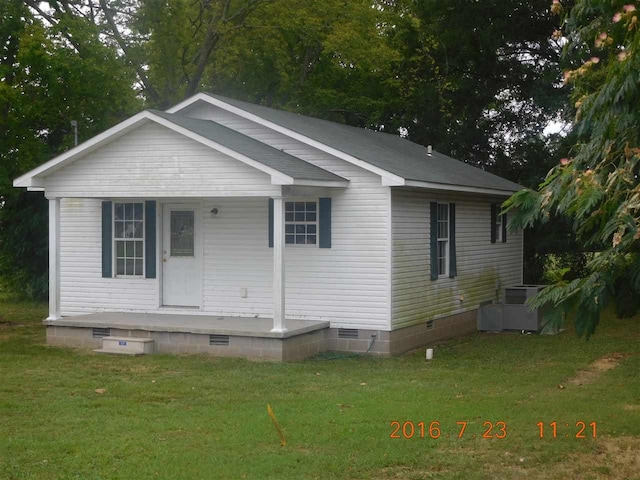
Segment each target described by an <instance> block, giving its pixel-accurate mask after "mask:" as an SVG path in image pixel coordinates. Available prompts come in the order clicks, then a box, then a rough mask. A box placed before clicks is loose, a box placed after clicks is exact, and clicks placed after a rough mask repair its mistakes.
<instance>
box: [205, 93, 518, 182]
mask: <svg viewBox="0 0 640 480" xmlns="http://www.w3.org/2000/svg"><path fill="white" fill-rule="evenodd" d="M207 95H209V96H211V97H213V98H216V99H218V100H221V101H223V102H225V103H228V104H230V105H233V106H235V107H238V108H240V109H242V110H245V111H247V112H249V113H252V114H254V115H257V116H259V117H261V118H263V119H265V120H267V121H269V122H272V123H275V124H277V125H280V126H281V127H284V128H287V129H289V130H292V131H294V132H296V133H299V134H301V135H304V136H306V137H309V138H311V139H313V140H316V141H318V142H321V143H324V144H325V145H328V146H331V147H333V148H335V149H337V150H340V151H341V152H344V153H346V154H348V155H351V156H352V157H356V158H358V159H360V160H363V161H365V162H367V163H369V164H371V165H374V166H376V167H378V168H381V169H383V170H386V171H388V172H390V173H393V174H395V175H399V176H401V177H403V178H405V179H406V180H413V181H419V182H430V183H437V184H443V185H451V186H461V187H475V188H485V189H494V190H504V191H505V192H507V193H508V192H514V191H518V190H521V189H522V188H524V187H522V186H521V185H518V184H517V183H514V182H512V181H510V180H507V179H505V178H502V177H499V176H497V175H494V174H492V173H489V172H486V171H484V170H481V169H479V168H476V167H474V166H471V165H469V164H466V163H464V162H461V161H459V160H456V159H454V158H451V157H448V156H446V155H443V154H441V153H438V152H435V151H433V152H432V155H431V156H428V155H427V149H426V148H425V147H423V146H422V145H418V144H417V143H413V142H411V141H409V140H406V139H403V138H401V137H399V136H397V135H391V134H388V133H382V132H376V131H373V130H367V129H364V128H356V127H350V126H348V125H342V124H339V123H334V122H329V121H327V120H321V119H318V118H313V117H306V116H303V115H299V114H296V113H291V112H286V111H284V110H276V109H273V108H268V107H264V106H261V105H255V104H252V103H247V102H243V101H240V100H234V99H232V98H227V97H223V96H221V95H214V94H210V93H208V94H207Z"/></svg>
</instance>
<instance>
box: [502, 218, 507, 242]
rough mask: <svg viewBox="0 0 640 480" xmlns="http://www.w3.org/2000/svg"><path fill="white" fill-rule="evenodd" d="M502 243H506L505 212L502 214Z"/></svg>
mask: <svg viewBox="0 0 640 480" xmlns="http://www.w3.org/2000/svg"><path fill="white" fill-rule="evenodd" d="M502 243H507V214H506V213H505V214H504V215H502Z"/></svg>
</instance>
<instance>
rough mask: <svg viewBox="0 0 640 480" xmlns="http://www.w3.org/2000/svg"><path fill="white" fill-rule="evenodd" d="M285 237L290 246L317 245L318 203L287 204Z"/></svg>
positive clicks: (285, 204)
mask: <svg viewBox="0 0 640 480" xmlns="http://www.w3.org/2000/svg"><path fill="white" fill-rule="evenodd" d="M284 217H285V225H284V229H285V237H284V243H285V244H288V245H316V244H317V242H318V203H317V202H285V203H284Z"/></svg>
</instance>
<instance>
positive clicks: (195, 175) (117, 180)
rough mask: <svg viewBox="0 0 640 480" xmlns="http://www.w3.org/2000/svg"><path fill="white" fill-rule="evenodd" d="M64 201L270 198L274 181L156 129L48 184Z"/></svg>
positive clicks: (114, 145)
mask: <svg viewBox="0 0 640 480" xmlns="http://www.w3.org/2000/svg"><path fill="white" fill-rule="evenodd" d="M46 189H47V195H50V196H59V197H94V198H96V197H98V198H100V197H121V198H141V197H147V198H149V197H151V198H154V197H165V198H166V197H173V198H175V197H182V196H189V197H190V196H212V197H213V196H268V195H273V194H277V193H278V191H279V187H277V186H275V185H271V177H270V176H269V175H267V174H266V173H263V172H261V171H259V170H256V169H255V168H253V167H250V166H248V165H246V164H244V163H242V162H240V161H238V160H236V159H234V158H231V157H229V156H227V155H224V154H222V153H219V152H217V151H215V150H212V149H211V148H209V147H207V146H204V145H202V144H200V143H198V142H196V141H194V140H191V139H189V138H187V137H185V136H183V135H181V134H179V133H176V132H174V131H172V130H169V129H168V128H165V127H163V126H161V125H157V124H154V123H150V124H146V125H143V126H141V127H139V128H138V129H136V130H134V131H132V132H130V133H128V134H126V135H124V136H122V137H120V138H117V139H115V140H114V141H112V142H111V143H109V144H107V145H105V146H104V147H102V148H100V149H98V150H95V151H93V152H90V153H88V154H87V155H86V156H85V157H83V158H80V159H78V160H76V161H75V162H73V163H72V164H70V165H68V166H66V167H64V168H62V169H60V170H58V171H57V172H55V173H53V174H51V176H50V177H48V178H47V187H46Z"/></svg>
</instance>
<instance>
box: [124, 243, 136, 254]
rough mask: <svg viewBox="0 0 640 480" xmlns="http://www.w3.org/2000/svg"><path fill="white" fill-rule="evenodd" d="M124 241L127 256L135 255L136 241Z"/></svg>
mask: <svg viewBox="0 0 640 480" xmlns="http://www.w3.org/2000/svg"><path fill="white" fill-rule="evenodd" d="M124 243H125V249H124V255H125V257H127V258H133V256H134V255H135V251H134V245H135V242H124Z"/></svg>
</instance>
